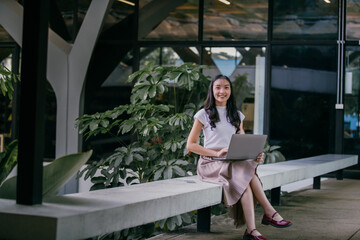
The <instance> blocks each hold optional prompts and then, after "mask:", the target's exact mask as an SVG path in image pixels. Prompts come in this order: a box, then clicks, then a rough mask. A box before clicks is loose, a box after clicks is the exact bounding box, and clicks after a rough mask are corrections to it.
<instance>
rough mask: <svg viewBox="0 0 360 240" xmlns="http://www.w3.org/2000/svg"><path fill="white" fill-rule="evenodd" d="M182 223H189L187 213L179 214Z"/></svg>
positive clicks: (189, 219)
mask: <svg viewBox="0 0 360 240" xmlns="http://www.w3.org/2000/svg"><path fill="white" fill-rule="evenodd" d="M181 218H182V221H183V222H185V223H191V215H190V214H189V213H184V214H181Z"/></svg>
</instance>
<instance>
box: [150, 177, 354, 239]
mask: <svg viewBox="0 0 360 240" xmlns="http://www.w3.org/2000/svg"><path fill="white" fill-rule="evenodd" d="M281 200H282V204H281V206H278V207H276V209H277V210H278V212H279V213H280V214H281V215H282V216H283V217H284V218H285V219H288V220H291V221H292V222H293V226H291V227H289V228H285V229H278V228H274V227H271V226H264V225H261V224H260V221H261V217H262V214H263V212H262V208H261V207H260V206H257V208H256V218H257V229H258V230H259V231H260V232H261V233H262V234H263V236H264V237H266V238H268V239H271V240H275V239H286V240H292V239H298V240H305V239H306V240H312V239H327V240H360V180H355V179H344V180H339V181H338V180H336V179H334V178H329V179H327V180H325V181H322V183H321V189H320V190H313V189H312V186H309V187H306V188H303V189H301V190H298V191H295V192H291V193H287V194H284V196H282V199H281ZM211 231H212V232H211V233H196V230H195V226H190V227H188V228H186V229H182V230H181V231H178V232H175V233H170V234H162V235H159V236H156V237H153V238H151V240H165V239H171V240H180V239H181V240H187V239H189V240H190V239H191V240H210V239H223V240H232V239H234V240H235V239H242V235H243V233H244V227H242V228H240V229H235V227H233V224H232V220H231V219H230V218H228V217H227V216H218V217H214V218H213V219H212V225H211Z"/></svg>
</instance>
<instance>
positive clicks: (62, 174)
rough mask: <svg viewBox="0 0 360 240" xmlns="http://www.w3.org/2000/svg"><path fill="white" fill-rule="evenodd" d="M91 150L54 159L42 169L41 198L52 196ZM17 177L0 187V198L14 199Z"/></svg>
mask: <svg viewBox="0 0 360 240" xmlns="http://www.w3.org/2000/svg"><path fill="white" fill-rule="evenodd" d="M91 154H92V150H90V151H88V152H84V153H74V154H69V155H65V156H63V157H60V158H58V159H55V160H54V161H53V162H52V163H50V164H48V165H45V166H44V168H43V192H42V195H43V198H44V199H46V198H48V197H51V196H54V195H56V194H57V192H58V191H59V189H60V188H61V187H62V186H63V185H64V184H65V183H67V182H68V181H69V180H70V179H71V178H72V177H73V176H74V175H75V174H76V173H77V172H78V171H79V169H80V168H81V167H82V166H83V165H84V164H85V163H86V162H87V161H88V160H89V158H90V156H91ZM16 183H17V177H16V176H14V177H12V178H9V179H7V180H6V181H5V182H4V183H3V185H2V186H1V187H0V198H7V199H15V198H16Z"/></svg>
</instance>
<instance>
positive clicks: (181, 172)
mask: <svg viewBox="0 0 360 240" xmlns="http://www.w3.org/2000/svg"><path fill="white" fill-rule="evenodd" d="M173 170H174V172H175V174H177V175H179V176H181V177H183V176H185V174H186V173H185V171H184V170H183V169H181V168H180V167H179V166H173Z"/></svg>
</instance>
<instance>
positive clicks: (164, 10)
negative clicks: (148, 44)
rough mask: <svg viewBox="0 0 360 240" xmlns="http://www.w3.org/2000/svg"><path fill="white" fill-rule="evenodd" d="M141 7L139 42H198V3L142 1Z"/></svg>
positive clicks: (192, 1) (189, 1) (191, 1)
mask: <svg viewBox="0 0 360 240" xmlns="http://www.w3.org/2000/svg"><path fill="white" fill-rule="evenodd" d="M139 5H140V9H139V29H138V38H139V40H168V41H171V40H176V41H179V40H180V41H181V40H183V41H189V40H193V41H195V40H197V38H198V15H199V14H198V11H199V10H198V9H199V6H198V1H196V0H188V1H178V0H177V1H162V2H161V3H160V4H159V2H157V1H155V0H140V3H139Z"/></svg>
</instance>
